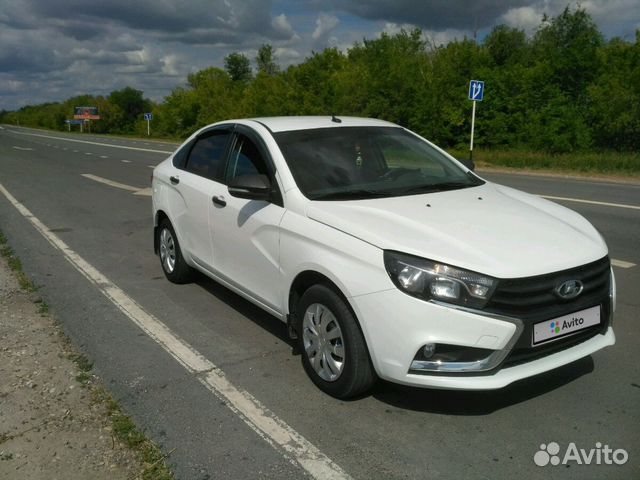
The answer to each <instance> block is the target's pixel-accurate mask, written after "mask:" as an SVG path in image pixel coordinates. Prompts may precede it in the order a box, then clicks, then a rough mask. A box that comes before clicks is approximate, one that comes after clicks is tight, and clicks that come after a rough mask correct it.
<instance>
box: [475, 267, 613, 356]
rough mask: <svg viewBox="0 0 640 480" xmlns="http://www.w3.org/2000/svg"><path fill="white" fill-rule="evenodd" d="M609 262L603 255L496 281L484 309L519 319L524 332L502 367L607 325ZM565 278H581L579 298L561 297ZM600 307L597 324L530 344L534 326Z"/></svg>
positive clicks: (563, 345) (563, 346) (558, 347)
mask: <svg viewBox="0 0 640 480" xmlns="http://www.w3.org/2000/svg"><path fill="white" fill-rule="evenodd" d="M610 268H611V267H610V261H609V258H608V257H604V258H602V259H600V260H597V261H595V262H592V263H589V264H586V265H583V266H580V267H576V268H571V269H568V270H563V271H560V272H554V273H549V274H545V275H538V276H535V277H526V278H515V279H504V280H499V281H498V285H497V287H496V290H495V292H494V294H493V296H492V297H491V299H490V300H489V302H488V303H487V305H486V307H485V308H484V310H485V311H488V312H492V313H497V314H500V315H506V316H509V317H515V318H519V319H520V320H522V322H523V324H524V331H523V332H522V334H521V335H520V338H519V339H518V341H517V342H516V344H515V345H514V347H513V349H512V351H511V353H510V354H509V355H508V356H507V358H506V359H505V360H504V362H503V363H502V367H509V366H514V365H517V364H520V363H523V362H527V361H532V360H535V359H538V358H541V357H544V356H546V355H551V354H553V353H556V352H558V351H561V350H564V349H567V348H571V347H573V346H575V345H577V344H579V343H582V342H584V341H586V340H588V339H589V338H592V337H594V336H595V335H598V334H600V333H605V332H606V330H607V327H608V326H609V321H610V319H609V310H610V308H609V307H610V299H609V282H610V281H611V279H610ZM567 280H580V281H581V282H582V283H583V285H584V289H583V291H582V293H581V294H580V295H578V297H576V298H574V299H571V300H563V299H562V298H560V297H559V296H558V295H556V293H555V289H556V287H558V286H559V285H560V284H562V283H563V282H565V281H567ZM598 305H599V306H600V308H601V312H600V314H601V315H600V318H601V320H602V322H601V324H600V325H596V326H593V327H589V328H586V329H584V330H581V331H579V332H577V333H575V334H573V335H569V336H567V337H566V338H562V339H559V340H556V341H553V342H548V343H543V344H541V345H537V346H532V339H533V325H534V324H535V323H538V322H541V321H544V320H550V319H552V318H556V317H560V316H562V315H567V314H569V313H573V312H577V311H579V310H583V309H586V308H590V307H594V306H598Z"/></svg>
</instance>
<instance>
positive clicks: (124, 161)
mask: <svg viewBox="0 0 640 480" xmlns="http://www.w3.org/2000/svg"><path fill="white" fill-rule="evenodd" d="M120 161H121V162H122V163H131V160H120Z"/></svg>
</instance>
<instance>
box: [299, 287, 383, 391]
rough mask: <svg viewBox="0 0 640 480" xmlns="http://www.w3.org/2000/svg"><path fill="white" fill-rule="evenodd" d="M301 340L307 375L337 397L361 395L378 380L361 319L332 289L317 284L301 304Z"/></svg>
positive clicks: (308, 291)
mask: <svg viewBox="0 0 640 480" xmlns="http://www.w3.org/2000/svg"><path fill="white" fill-rule="evenodd" d="M297 311H298V312H299V314H301V315H302V317H301V318H300V320H299V330H298V331H299V332H300V334H299V335H298V339H299V340H298V341H299V342H300V350H301V352H302V364H303V366H304V369H305V371H306V372H307V375H309V377H310V378H311V380H312V381H313V383H315V384H316V386H318V388H320V389H321V390H322V391H324V392H325V393H328V394H329V395H331V396H333V397H337V398H350V397H355V396H358V395H361V394H363V393H365V392H366V391H367V390H369V389H370V388H371V387H372V386H373V384H374V383H375V378H376V377H375V373H374V371H373V367H372V365H371V361H370V359H369V352H368V350H367V346H366V343H365V340H364V337H363V336H362V332H361V331H360V328H359V326H358V324H357V321H356V319H355V317H354V315H353V313H352V312H351V310H350V309H349V307H348V306H347V304H346V303H345V301H344V300H343V299H342V298H341V297H340V295H338V294H337V293H336V292H335V291H334V290H332V289H331V288H328V287H326V286H325V285H314V286H313V287H311V288H309V289H308V290H307V291H306V292H305V293H304V294H303V295H302V298H301V299H300V303H299V306H298V310H297Z"/></svg>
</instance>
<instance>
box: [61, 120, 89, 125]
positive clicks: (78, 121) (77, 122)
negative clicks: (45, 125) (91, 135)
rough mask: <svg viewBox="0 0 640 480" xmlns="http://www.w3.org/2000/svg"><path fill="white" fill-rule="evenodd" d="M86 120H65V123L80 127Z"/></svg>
mask: <svg viewBox="0 0 640 480" xmlns="http://www.w3.org/2000/svg"><path fill="white" fill-rule="evenodd" d="M82 122H84V120H65V121H64V123H68V124H70V125H80V124H81V123H82Z"/></svg>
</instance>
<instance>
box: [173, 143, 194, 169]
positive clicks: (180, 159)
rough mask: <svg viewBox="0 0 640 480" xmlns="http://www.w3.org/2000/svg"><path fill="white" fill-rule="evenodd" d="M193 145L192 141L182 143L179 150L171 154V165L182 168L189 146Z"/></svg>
mask: <svg viewBox="0 0 640 480" xmlns="http://www.w3.org/2000/svg"><path fill="white" fill-rule="evenodd" d="M192 145H193V141H191V142H189V143H187V144H186V145H184V146H183V147H182V148H181V149H180V150H178V151H177V152H176V153H174V154H173V166H174V167H176V168H184V164H185V163H186V162H187V155H189V150H191V146H192Z"/></svg>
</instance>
